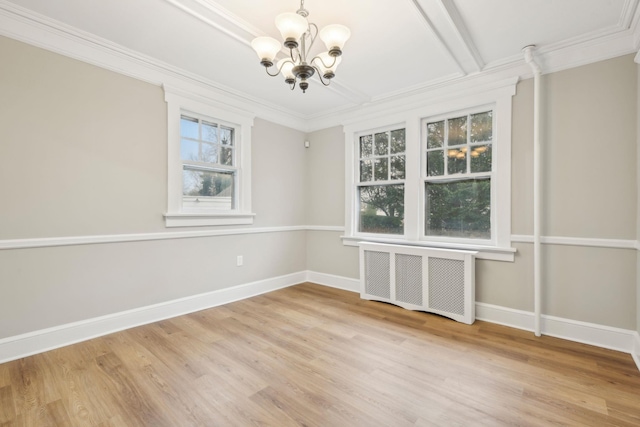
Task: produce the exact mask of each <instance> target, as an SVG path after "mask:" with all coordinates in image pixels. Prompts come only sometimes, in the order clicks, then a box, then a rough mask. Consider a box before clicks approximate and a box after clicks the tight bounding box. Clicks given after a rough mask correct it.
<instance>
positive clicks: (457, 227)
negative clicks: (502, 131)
mask: <svg viewBox="0 0 640 427" xmlns="http://www.w3.org/2000/svg"><path fill="white" fill-rule="evenodd" d="M422 139H423V149H424V151H425V156H423V158H424V159H425V163H424V164H425V166H426V167H424V168H423V171H422V172H423V180H424V236H427V237H433V236H439V237H448V238H460V239H480V240H490V239H491V237H492V232H491V188H492V186H491V183H492V164H493V162H492V143H493V110H484V109H482V110H480V111H478V112H469V113H464V114H460V113H456V114H453V115H449V116H445V117H438V118H432V119H427V120H423V127H422Z"/></svg>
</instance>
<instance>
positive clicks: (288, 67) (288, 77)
mask: <svg viewBox="0 0 640 427" xmlns="http://www.w3.org/2000/svg"><path fill="white" fill-rule="evenodd" d="M293 67H294V64H293V62H291V59H289V58H284V59H281V60H280V61H278V69H279V70H281V71H280V72H281V73H282V75H283V76H284V80H285V82H287V83H293V82H294V81H295V79H296V76H295V74H293Z"/></svg>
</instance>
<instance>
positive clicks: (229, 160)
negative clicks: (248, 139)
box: [220, 146, 233, 166]
mask: <svg viewBox="0 0 640 427" xmlns="http://www.w3.org/2000/svg"><path fill="white" fill-rule="evenodd" d="M220 164H223V165H225V166H233V148H231V147H224V146H223V147H220Z"/></svg>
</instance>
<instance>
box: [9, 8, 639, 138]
mask: <svg viewBox="0 0 640 427" xmlns="http://www.w3.org/2000/svg"><path fill="white" fill-rule="evenodd" d="M165 1H167V2H169V3H171V4H174V5H175V6H176V7H179V8H180V9H182V10H184V11H185V12H188V13H192V14H194V13H195V14H196V15H199V16H200V18H199V19H205V21H204V22H207V21H211V22H209V24H210V25H213V24H215V25H213V26H214V27H215V28H217V29H219V30H221V31H222V32H224V33H225V34H227V35H229V36H230V37H233V38H236V39H238V38H239V39H238V40H241V41H243V43H248V41H247V37H249V36H250V35H252V34H254V33H256V32H257V29H256V28H253V27H251V26H250V25H249V24H248V23H246V22H244V21H242V20H241V19H240V18H238V17H236V16H234V15H232V14H230V13H229V12H228V11H226V10H223V9H221V8H219V7H217V6H215V5H213V4H212V3H211V2H210V1H208V0H165ZM188 1H191V2H192V3H193V4H196V5H199V7H200V8H201V9H203V10H208V11H209V12H208V15H207V16H211V17H207V16H204V15H203V14H201V13H197V12H195V11H194V9H193V4H192V7H188V6H186V2H188ZM638 2H639V0H626V3H625V6H624V9H623V13H622V14H621V17H620V19H619V22H618V24H617V25H615V26H612V27H609V28H606V29H603V30H599V31H596V32H593V33H590V34H587V35H585V36H582V37H579V38H573V39H570V40H565V41H563V42H561V43H556V44H553V45H548V46H544V47H543V48H541V49H540V50H538V51H537V52H536V58H537V59H538V60H539V62H540V64H541V65H542V68H543V72H544V73H551V72H557V71H561V70H565V69H569V68H573V67H577V66H582V65H586V64H590V63H593V62H598V61H602V60H606V59H611V58H614V57H617V56H621V55H626V54H630V53H637V52H638V47H639V46H640V25H639V21H640V10H639V9H640V8H639V7H638ZM196 15H194V16H196ZM196 17H198V16H196ZM213 17H215V19H214V18H213ZM452 19H453V18H452ZM453 24H454V26H455V20H454V21H453ZM458 30H460V29H458ZM0 35H3V36H7V37H10V38H13V39H16V40H19V41H22V42H25V43H28V44H31V45H34V46H37V47H41V48H44V49H47V50H50V51H52V52H55V53H59V54H62V55H65V56H68V57H71V58H74V59H78V60H80V61H83V62H86V63H89V64H92V65H96V66H99V67H102V68H105V69H108V70H111V71H114V72H117V73H120V74H123V75H126V76H129V77H133V78H135V79H138V80H142V81H145V82H148V83H151V84H153V85H157V86H163V85H165V86H171V87H175V88H179V89H181V90H182V91H184V92H189V93H197V94H199V95H200V96H203V97H206V98H210V99H214V100H216V102H219V103H223V104H225V105H228V106H231V107H233V108H236V109H239V110H242V111H245V112H247V113H249V114H253V115H255V116H257V117H260V118H262V119H265V120H268V121H271V122H274V123H277V124H280V125H284V126H287V127H290V128H293V129H296V130H300V131H303V132H311V131H315V130H320V129H326V128H330V127H334V126H338V125H343V124H345V123H348V122H353V121H356V120H359V119H362V117H363V116H366V117H375V116H381V115H384V114H387V113H388V112H389V111H391V112H393V111H397V110H398V109H399V108H405V109H406V108H409V107H408V105H414V106H416V105H418V104H420V103H422V104H428V103H430V102H432V98H431V97H433V96H441V95H440V93H441V92H442V91H448V92H449V93H455V92H458V88H461V87H467V88H471V89H473V88H477V87H478V86H483V85H487V84H489V85H490V84H491V82H496V81H500V80H504V79H508V78H512V79H516V80H517V79H524V78H530V77H532V74H531V69H530V68H529V67H528V66H526V64H525V63H524V60H523V58H522V56H521V55H514V56H512V57H510V58H507V59H505V60H501V61H499V62H493V63H489V64H487V65H485V66H484V68H483V69H482V71H479V72H474V73H471V74H467V75H465V74H464V73H463V72H460V73H456V74H454V75H450V76H447V77H445V78H443V79H442V80H440V81H435V82H434V81H431V82H429V83H428V84H425V85H420V86H417V87H411V88H408V89H405V90H402V91H399V92H393V93H387V94H384V95H383V96H378V97H375V98H369V97H367V96H366V95H365V94H362V93H358V92H355V91H352V90H350V89H348V88H346V87H344V86H341V85H338V86H337V87H336V88H333V89H332V90H334V91H335V92H336V93H337V94H339V95H341V96H343V97H344V98H345V99H347V100H348V101H349V105H348V106H346V107H344V108H339V109H334V110H332V111H330V112H327V113H325V114H320V115H304V114H300V113H298V112H295V111H292V110H289V109H285V108H282V107H280V106H278V105H276V104H273V103H270V102H268V101H264V100H261V99H258V98H256V97H253V96H251V95H249V94H246V93H244V92H241V91H239V90H236V89H233V88H230V87H226V86H224V85H221V84H219V83H217V82H214V81H212V80H209V79H206V78H204V77H202V76H199V75H197V74H195V73H190V72H188V71H186V70H183V69H180V68H178V67H174V66H172V65H170V64H167V63H164V62H162V61H159V60H157V59H155V58H152V57H149V56H146V55H143V54H141V53H139V52H136V51H133V50H131V49H127V48H125V47H123V46H120V45H118V44H115V43H113V42H110V41H108V40H106V39H103V38H100V37H97V36H95V35H93V34H89V33H87V32H84V31H81V30H79V29H77V28H74V27H71V26H68V25H66V24H63V23H61V22H59V21H56V20H53V19H51V18H48V17H46V16H44V15H40V14H37V13H35V12H33V11H31V10H28V9H25V8H23V7H20V6H17V5H15V4H13V3H11V2H9V1H7V0H0ZM461 36H464V34H461ZM463 38H464V37H463ZM467 47H469V46H468V45H467ZM443 48H446V46H445V45H444V44H443ZM472 53H473V52H472ZM638 61H640V54H639V55H638V56H637V57H636V62H638ZM488 82H489V83H488Z"/></svg>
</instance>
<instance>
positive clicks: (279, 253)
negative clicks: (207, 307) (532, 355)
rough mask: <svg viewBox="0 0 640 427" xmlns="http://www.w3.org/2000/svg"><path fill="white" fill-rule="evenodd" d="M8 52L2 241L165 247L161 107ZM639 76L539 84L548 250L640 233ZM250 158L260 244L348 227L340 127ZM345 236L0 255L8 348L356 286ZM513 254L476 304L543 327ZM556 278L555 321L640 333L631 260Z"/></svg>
mask: <svg viewBox="0 0 640 427" xmlns="http://www.w3.org/2000/svg"><path fill="white" fill-rule="evenodd" d="M0 53H1V54H2V58H3V59H2V63H3V65H2V67H0V95H2V96H0V118H1V120H2V123H1V125H0V200H2V205H1V206H2V207H1V208H0V224H1V226H0V239H23V238H41V237H65V236H85V235H104V234H127V233H149V232H165V231H167V229H166V228H165V227H164V222H163V218H162V213H163V212H164V211H165V209H166V197H167V195H166V179H167V177H166V169H167V166H166V158H167V152H166V150H167V143H166V105H165V103H164V101H163V94H162V90H161V89H160V88H158V87H156V86H153V85H149V84H146V83H142V82H139V81H136V80H134V79H131V78H128V77H124V76H121V75H118V74H115V73H112V72H109V71H106V70H102V69H100V68H97V67H93V66H90V65H87V64H84V63H82V62H78V61H75V60H72V59H69V58H66V57H62V56H59V55H56V54H53V53H50V52H47V51H44V50H41V49H38V48H35V47H31V46H28V45H25V44H22V43H19V42H16V41H13V40H10V39H6V38H1V37H0ZM636 68H637V67H636V65H635V64H634V63H633V59H632V57H630V56H625V57H621V58H616V59H613V60H609V61H604V62H601V63H597V64H592V65H588V66H584V67H579V68H576V69H572V70H567V71H563V72H559V73H554V74H551V75H548V76H545V77H544V82H545V85H546V88H545V103H546V104H545V105H546V108H545V111H546V114H545V123H546V126H547V127H546V128H547V132H546V133H545V135H544V136H545V137H544V144H545V147H546V149H545V152H544V157H545V173H544V179H545V196H544V200H545V205H544V207H545V216H544V219H545V230H544V234H545V235H552V236H561V237H584V238H602V239H630V240H635V239H636V238H637V236H638V235H639V234H640V233H638V232H637V231H636V229H637V228H636V227H637V217H638V212H637V207H636V206H637V201H638V195H639V191H638V185H637V182H636V168H637V160H636V159H637V145H638V138H637V130H636V126H637V123H638V118H637V115H638V110H637V101H638V98H639V96H638V85H637V81H638V78H639V77H638V72H637V69H636ZM517 90H518V93H517V95H516V96H515V97H514V100H513V101H514V103H513V105H514V110H513V138H512V140H513V141H512V145H513V155H512V156H513V159H512V177H513V178H512V179H513V181H512V199H513V202H512V203H513V204H512V232H513V234H524V235H528V234H531V233H532V214H531V211H532V188H531V180H532V160H531V157H532V151H531V144H532V136H531V134H532V119H531V117H532V90H533V87H532V81H531V80H525V81H523V82H521V83H519V84H518V88H517ZM305 139H307V140H309V141H310V142H311V147H310V148H308V149H305V148H304V145H303V141H304V140H305ZM252 158H253V168H252V169H253V170H252V173H253V176H252V186H253V188H252V193H253V197H252V201H253V210H254V212H256V214H257V217H256V220H255V224H254V226H253V227H269V226H289V225H304V224H308V225H325V226H342V225H344V179H345V178H344V134H343V132H342V129H341V128H340V127H335V128H330V129H325V130H322V131H318V132H313V133H310V134H308V135H305V134H304V133H302V132H299V131H295V130H291V129H288V128H285V127H283V126H279V125H275V124H273V123H270V122H267V121H264V120H260V119H256V120H255V124H254V127H253V143H252ZM249 228H251V227H249ZM198 229H206V228H198ZM171 231H173V230H171ZM340 234H341V233H340V232H335V231H331V232H323V231H309V232H304V231H298V232H283V233H270V234H257V235H241V236H226V237H207V238H196V239H180V240H163V241H149V242H138V243H115V244H102V245H84V246H71V247H59V248H42V249H24V250H4V251H0V289H1V292H2V298H0V313H2V321H0V339H1V338H4V337H8V336H13V335H16V334H20V333H24V332H29V331H33V330H37V329H42V328H46V327H52V326H56V325H60V324H63V323H68V322H73V321H78V320H83V319H87V318H91V317H96V316H99V315H104V314H109V313H115V312H119V311H122V310H126V309H131V308H136V307H141V306H145V305H149V304H154V303H158V302H163V301H168V300H172V299H176V298H180V297H184V296H189V295H195V294H198V293H202V292H207V291H212V290H217V289H222V288H225V287H229V286H233V285H237V284H242V283H247V282H251V281H255V280H260V279H265V278H271V277H275V276H279V275H284V274H289V273H293V272H298V271H303V270H306V269H309V270H312V271H317V272H321V273H327V274H335V275H339V276H344V277H350V278H357V277H358V253H357V249H356V248H354V247H347V246H344V245H343V244H342V241H341V240H340ZM513 246H514V247H516V249H517V250H518V252H517V254H516V260H515V262H513V263H508V262H496V261H485V260H479V261H478V264H477V300H478V301H481V302H485V303H489V304H496V305H500V306H504V307H509V308H514V309H521V310H528V311H531V310H533V300H532V295H533V290H532V246H531V245H530V244H525V243H522V244H521V243H517V244H514V245H513ZM237 255H243V256H244V260H245V265H244V266H243V267H236V266H235V257H236V256H237ZM543 262H544V268H545V275H544V286H545V298H544V301H543V312H544V313H548V314H551V315H554V316H559V317H566V318H569V319H575V320H581V321H586V322H594V323H599V324H603V325H609V326H614V327H621V328H628V329H634V328H637V329H638V330H640V316H638V313H639V312H640V296H639V295H638V294H639V292H638V287H639V286H640V282H638V280H637V276H638V275H637V271H638V268H639V266H640V258H639V257H637V254H636V253H635V251H632V250H624V249H605V248H586V247H578V246H553V245H545V246H544V259H543Z"/></svg>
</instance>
